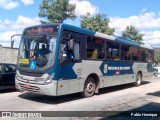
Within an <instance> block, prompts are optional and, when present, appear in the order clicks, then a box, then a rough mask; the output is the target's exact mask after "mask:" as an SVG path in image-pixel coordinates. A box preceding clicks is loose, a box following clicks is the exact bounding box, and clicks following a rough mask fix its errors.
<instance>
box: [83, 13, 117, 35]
mask: <svg viewBox="0 0 160 120" xmlns="http://www.w3.org/2000/svg"><path fill="white" fill-rule="evenodd" d="M81 18H82V19H81V27H82V28H87V29H90V30H93V31H96V32H101V33H104V34H108V35H113V34H114V29H113V28H110V27H109V26H108V24H109V21H110V20H109V18H107V17H106V15H102V14H96V15H95V16H90V14H89V13H87V15H85V16H82V17H81Z"/></svg>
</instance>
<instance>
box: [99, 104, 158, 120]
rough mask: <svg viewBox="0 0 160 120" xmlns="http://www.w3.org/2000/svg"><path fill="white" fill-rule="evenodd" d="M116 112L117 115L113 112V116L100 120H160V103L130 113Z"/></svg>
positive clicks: (147, 105)
mask: <svg viewBox="0 0 160 120" xmlns="http://www.w3.org/2000/svg"><path fill="white" fill-rule="evenodd" d="M117 112H118V114H116V112H115V115H112V116H109V117H105V118H102V119H101V120H160V103H155V102H151V103H148V104H146V105H143V106H141V107H139V108H136V109H132V110H130V111H125V112H120V111H117ZM119 112H120V113H119ZM155 117H157V118H155ZM158 117H159V118H158Z"/></svg>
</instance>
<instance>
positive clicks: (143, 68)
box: [133, 62, 153, 80]
mask: <svg viewBox="0 0 160 120" xmlns="http://www.w3.org/2000/svg"><path fill="white" fill-rule="evenodd" d="M152 66H153V65H152V64H151V63H136V62H135V63H134V65H133V70H134V73H135V76H136V74H137V73H138V72H139V71H140V72H142V79H143V80H145V79H149V78H151V77H153V68H152Z"/></svg>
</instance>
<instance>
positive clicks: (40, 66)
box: [18, 35, 57, 70]
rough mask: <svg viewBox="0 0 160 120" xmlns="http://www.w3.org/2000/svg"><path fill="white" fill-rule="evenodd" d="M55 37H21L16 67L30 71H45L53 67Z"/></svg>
mask: <svg viewBox="0 0 160 120" xmlns="http://www.w3.org/2000/svg"><path fill="white" fill-rule="evenodd" d="M56 40H57V37H48V36H46V35H43V36H39V37H31V36H27V37H25V38H23V37H22V40H21V43H20V47H19V57H18V66H19V67H21V68H26V69H31V70H45V69H48V68H50V67H52V66H53V65H54V58H55V50H56Z"/></svg>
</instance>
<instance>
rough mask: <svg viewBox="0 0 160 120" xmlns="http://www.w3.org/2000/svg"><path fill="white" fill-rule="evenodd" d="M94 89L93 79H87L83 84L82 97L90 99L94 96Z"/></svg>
mask: <svg viewBox="0 0 160 120" xmlns="http://www.w3.org/2000/svg"><path fill="white" fill-rule="evenodd" d="M95 89H96V83H95V80H94V78H93V77H89V78H87V80H86V82H85V84H84V90H83V92H82V96H83V97H91V96H93V95H94V93H95Z"/></svg>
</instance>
